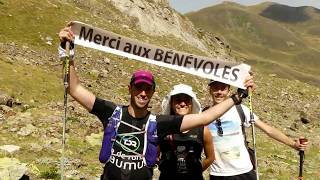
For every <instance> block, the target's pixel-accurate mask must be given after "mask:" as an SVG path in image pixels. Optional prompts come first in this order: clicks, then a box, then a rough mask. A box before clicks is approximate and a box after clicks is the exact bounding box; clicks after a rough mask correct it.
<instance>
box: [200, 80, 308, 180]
mask: <svg viewBox="0 0 320 180" xmlns="http://www.w3.org/2000/svg"><path fill="white" fill-rule="evenodd" d="M208 86H209V91H210V92H209V93H210V95H211V97H212V101H213V106H216V105H219V104H220V103H221V102H223V101H224V100H225V99H227V98H229V96H230V94H231V89H230V85H228V84H224V83H222V82H219V81H214V80H210V81H209V82H208ZM205 109H206V108H205ZM241 109H242V110H241ZM253 120H254V124H255V126H256V127H257V128H259V129H261V130H262V131H263V132H265V133H266V134H267V135H268V136H270V137H271V138H273V139H275V140H277V141H279V142H281V143H283V144H286V145H287V146H290V147H292V148H293V149H295V150H300V151H304V150H306V148H307V145H308V142H305V143H300V142H299V140H297V141H296V142H295V141H293V140H292V139H290V138H289V137H288V136H286V135H285V134H284V133H282V132H281V131H279V130H278V129H276V128H274V127H271V126H269V125H268V124H266V123H264V122H263V121H261V120H259V118H258V116H256V115H255V114H254V119H253ZM249 121H250V110H249V108H248V107H247V106H245V105H242V104H239V105H236V106H233V107H232V108H231V109H229V110H228V111H227V112H226V113H225V114H223V115H222V116H221V117H220V118H218V119H216V121H214V122H212V123H211V124H209V125H208V128H209V129H210V132H211V133H212V136H213V143H214V152H215V158H216V159H215V160H214V162H213V163H212V165H211V166H210V168H209V169H210V180H256V179H257V177H256V172H255V171H254V169H253V168H254V167H253V164H252V162H251V160H250V157H249V153H248V150H247V147H246V142H245V141H246V140H245V139H246V136H245V130H244V129H245V127H249V126H250V122H249Z"/></svg>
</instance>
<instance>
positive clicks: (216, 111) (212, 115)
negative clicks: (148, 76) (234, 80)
mask: <svg viewBox="0 0 320 180" xmlns="http://www.w3.org/2000/svg"><path fill="white" fill-rule="evenodd" d="M244 86H245V87H247V88H248V87H251V88H252V90H254V87H255V84H254V82H253V76H251V75H250V76H248V77H247V78H246V79H245V82H244ZM241 100H242V97H240V96H239V95H238V94H234V95H232V96H231V97H230V98H228V99H226V100H224V101H223V102H221V103H219V104H217V105H214V106H212V107H210V108H209V109H207V110H206V111H204V112H202V113H200V114H188V115H185V116H184V117H183V119H182V123H181V126H180V131H181V132H183V131H186V130H189V129H192V128H195V127H198V126H205V125H208V124H210V123H211V122H213V121H214V120H216V119H218V118H219V117H220V116H222V115H223V114H224V113H225V112H227V111H228V110H229V109H230V108H231V107H232V106H233V105H235V104H240V103H241Z"/></svg>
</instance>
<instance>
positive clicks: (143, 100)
mask: <svg viewBox="0 0 320 180" xmlns="http://www.w3.org/2000/svg"><path fill="white" fill-rule="evenodd" d="M129 92H130V94H131V105H132V106H133V107H134V108H138V109H147V108H148V104H149V102H150V100H151V97H152V95H153V93H154V88H153V86H152V85H149V84H147V83H143V82H142V83H138V84H131V85H129Z"/></svg>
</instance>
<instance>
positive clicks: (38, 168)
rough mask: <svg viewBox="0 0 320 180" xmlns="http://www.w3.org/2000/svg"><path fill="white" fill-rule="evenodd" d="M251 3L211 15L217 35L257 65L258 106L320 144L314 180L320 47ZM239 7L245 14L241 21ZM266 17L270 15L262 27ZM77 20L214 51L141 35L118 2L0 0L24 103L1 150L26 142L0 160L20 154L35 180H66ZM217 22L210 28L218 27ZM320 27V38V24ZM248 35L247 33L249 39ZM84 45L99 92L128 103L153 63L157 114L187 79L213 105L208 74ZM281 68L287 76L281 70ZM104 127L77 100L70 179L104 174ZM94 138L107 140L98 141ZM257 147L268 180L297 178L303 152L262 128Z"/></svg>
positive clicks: (5, 70) (86, 78)
mask: <svg viewBox="0 0 320 180" xmlns="http://www.w3.org/2000/svg"><path fill="white" fill-rule="evenodd" d="M244 9H246V8H245V7H239V6H238V5H235V4H233V5H232V7H230V9H229V10H224V9H223V6H221V7H219V13H217V14H214V13H212V16H213V17H211V16H210V17H207V18H208V19H210V20H211V21H212V24H214V25H215V26H216V28H215V29H219V32H215V33H217V34H220V35H221V36H223V37H225V39H227V40H228V41H229V44H231V46H232V50H233V51H234V53H235V54H236V55H237V56H238V57H239V59H241V58H246V61H247V62H249V63H250V64H252V65H253V68H254V69H255V73H256V75H255V76H256V84H257V85H258V89H257V91H256V92H255V94H254V97H253V104H254V112H255V113H257V114H258V115H259V116H260V118H261V119H262V120H263V121H265V122H267V123H268V124H272V125H273V126H275V127H277V128H279V129H280V130H282V131H283V132H285V133H286V134H287V135H289V136H290V137H292V138H295V139H296V138H297V137H298V136H299V135H300V134H303V135H305V136H307V137H308V138H309V139H310V141H311V142H312V145H311V147H310V151H309V152H308V154H307V155H306V163H305V169H306V170H305V177H306V179H312V178H313V177H315V176H317V175H319V174H317V173H318V169H319V168H320V167H319V165H318V161H320V159H319V156H318V153H319V150H320V148H319V146H320V141H319V139H320V137H319V134H320V132H319V129H320V124H319V121H318V120H319V118H320V107H319V105H320V102H319V101H320V89H319V87H317V86H313V85H310V84H307V83H305V82H308V81H309V80H310V79H312V78H314V81H316V80H317V77H318V76H316V74H317V73H318V72H316V73H314V71H316V70H315V69H316V67H319V66H318V64H317V61H315V60H314V57H316V56H317V49H318V48H317V46H314V49H313V52H312V51H311V50H310V49H309V47H307V48H305V46H308V44H307V45H306V42H304V41H303V40H301V39H300V38H294V37H296V36H295V35H292V33H291V34H290V33H286V31H285V30H286V28H289V27H286V28H285V27H282V26H281V25H280V24H277V25H276V26H274V24H272V20H270V19H267V18H263V17H259V18H257V17H253V14H254V12H245V11H244ZM224 13H227V14H228V16H227V17H228V18H225V16H224V15H223V14H224ZM237 13H241V16H240V15H239V17H237V18H233V15H237ZM216 16H219V18H225V22H226V23H224V24H221V23H219V22H220V21H218V19H216V18H215V17H216ZM261 19H262V20H265V19H267V20H265V21H264V22H262V23H261V22H259V21H260V20H261ZM71 20H78V21H82V22H86V23H89V24H93V25H95V26H97V27H100V28H103V29H106V30H110V31H113V32H116V33H118V34H121V35H125V36H128V37H131V38H135V39H138V40H142V41H145V42H149V43H152V44H156V45H161V46H164V47H168V48H173V49H177V50H179V51H186V52H190V53H195V54H200V55H203V54H204V53H203V52H201V51H200V50H199V49H196V48H194V47H193V46H192V45H190V44H186V43H184V42H183V41H182V40H180V39H177V38H175V37H172V36H161V37H159V36H149V35H147V34H145V33H143V32H141V31H140V30H139V29H137V27H136V26H135V24H136V19H134V18H129V17H128V16H124V15H123V14H122V13H120V12H119V11H118V10H117V9H116V8H115V7H114V6H113V5H112V4H110V3H109V1H104V0H88V1H86V0H79V1H73V0H64V1H60V0H48V1H35V0H24V1H18V0H10V1H4V0H0V22H1V23H0V52H1V53H0V92H1V93H3V92H4V93H6V94H9V95H11V96H13V97H14V99H15V102H16V103H15V105H14V106H13V107H7V106H4V105H1V106H0V115H1V116H0V146H1V145H4V144H13V145H18V146H20V147H21V149H20V150H19V151H18V152H16V153H12V154H8V153H5V152H3V151H0V158H3V157H13V158H17V159H19V160H20V161H21V162H23V163H26V164H27V167H28V172H27V174H28V175H29V176H30V177H31V179H36V180H37V179H59V178H60V170H59V169H60V158H61V139H62V137H61V136H62V133H61V131H62V121H61V119H62V118H61V117H62V116H63V110H64V109H63V84H62V73H61V62H60V60H59V59H58V58H57V46H58V43H59V42H58V38H57V33H58V32H59V30H60V29H61V28H62V27H63V26H64V25H65V24H66V22H69V21H71ZM200 21H202V20H201V19H199V22H200ZM269 27H274V28H275V35H277V34H278V33H281V35H278V36H277V37H278V38H283V39H281V40H279V39H278V38H274V37H273V35H271V34H268V33H267V31H266V29H265V28H269ZM207 28H208V29H206V30H210V29H209V28H210V26H209V25H207ZM237 28H238V29H237ZM314 28H315V30H314V34H316V32H317V31H316V25H314ZM203 29H205V28H203ZM224 29H226V30H224ZM211 30H212V29H211ZM211 30H210V31H211ZM242 34H244V35H245V36H244V37H241V35H242ZM282 36H283V37H282ZM306 37H308V38H310V40H309V41H310V42H311V41H314V39H313V38H312V37H311V36H309V35H307V36H306ZM229 38H230V39H229ZM283 41H291V42H294V44H295V45H294V46H292V47H290V48H289V50H288V51H285V47H286V45H283V44H281V43H279V42H283ZM309 41H308V42H309ZM267 42H268V43H269V42H271V43H274V45H268V44H267ZM278 43H279V44H278ZM314 44H315V45H316V44H317V42H314ZM274 46H277V47H278V48H279V49H280V50H279V49H276V48H273V47H274ZM76 51H77V54H76V63H77V71H78V72H79V75H80V80H81V82H82V84H83V85H84V86H85V87H86V88H88V89H89V90H91V91H93V92H94V93H95V94H96V95H97V96H99V97H103V98H106V99H109V100H111V101H114V102H116V103H119V104H127V102H128V99H129V98H128V92H127V84H128V82H129V79H130V75H131V73H132V72H133V71H134V70H136V69H139V68H145V69H149V70H151V71H152V72H153V73H154V74H156V81H157V92H156V93H155V94H154V97H153V100H152V101H151V103H150V110H151V111H152V112H155V113H158V112H159V111H160V102H161V100H162V98H163V97H164V96H165V95H166V94H167V93H168V91H169V89H171V88H172V86H173V85H175V84H178V83H186V84H189V85H191V86H192V87H193V88H194V90H195V92H196V93H197V96H198V97H199V99H200V101H201V104H202V105H203V106H205V105H208V104H210V103H211V102H210V101H209V100H208V94H207V85H206V80H205V79H202V78H198V77H194V76H191V75H189V74H185V73H179V72H176V71H173V70H170V69H165V68H161V67H157V66H153V65H149V64H145V63H141V62H137V61H133V60H128V59H127V58H123V57H119V56H115V55H110V54H106V53H103V52H99V51H96V50H92V49H88V48H83V47H77V48H76ZM309 52H312V53H309ZM297 54H299V56H297ZM271 55H272V56H271ZM271 57H274V58H275V59H272V58H271ZM302 58H304V59H308V64H306V67H305V69H304V70H301V66H302V65H305V63H304V61H302V60H301V59H302ZM280 60H281V61H280ZM278 61H279V62H278ZM293 62H294V63H293ZM279 64H280V65H279ZM275 72H276V73H277V74H280V75H278V76H276V75H273V74H272V73H275ZM281 77H288V78H292V79H296V78H297V79H300V80H301V81H296V80H287V79H283V78H281ZM304 77H307V78H306V79H303V78H304ZM302 81H304V82H302ZM314 81H312V82H314ZM301 114H303V115H304V116H303V117H304V118H307V119H308V120H309V121H310V122H309V123H308V124H304V123H302V122H301V118H302V115H301ZM101 132H102V126H101V123H100V122H99V120H98V119H97V118H96V117H95V116H93V115H90V114H89V113H87V111H86V110H85V109H83V108H82V107H80V105H79V104H78V103H77V102H75V101H74V100H72V99H71V98H70V97H69V102H68V119H67V141H66V152H65V156H66V172H67V174H68V176H69V177H70V178H68V179H90V180H91V179H98V178H99V175H100V174H101V171H102V166H103V165H102V164H100V163H99V161H98V154H99V148H100V143H101V137H100V136H98V137H97V138H93V137H95V136H97V134H99V133H100V134H101ZM92 139H96V141H97V142H95V143H92V142H91V141H93V140H92ZM257 144H258V160H259V167H260V173H261V179H288V177H289V178H291V179H293V178H294V177H296V174H297V159H298V157H297V153H296V152H295V151H294V150H292V149H288V148H287V147H285V146H283V145H280V144H279V143H276V142H275V141H273V140H271V139H269V138H267V137H266V135H265V134H264V133H262V132H260V131H257ZM0 170H1V169H0ZM206 176H207V174H206Z"/></svg>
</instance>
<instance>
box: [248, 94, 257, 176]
mask: <svg viewBox="0 0 320 180" xmlns="http://www.w3.org/2000/svg"><path fill="white" fill-rule="evenodd" d="M248 99H249V109H250V124H251V130H252V131H251V133H252V140H253V151H254V165H255V167H256V177H257V180H259V172H258V162H257V148H256V130H255V125H254V116H253V109H252V90H251V88H249V97H248Z"/></svg>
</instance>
